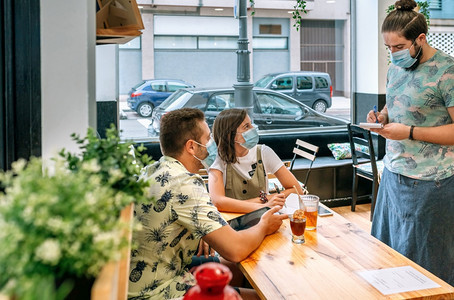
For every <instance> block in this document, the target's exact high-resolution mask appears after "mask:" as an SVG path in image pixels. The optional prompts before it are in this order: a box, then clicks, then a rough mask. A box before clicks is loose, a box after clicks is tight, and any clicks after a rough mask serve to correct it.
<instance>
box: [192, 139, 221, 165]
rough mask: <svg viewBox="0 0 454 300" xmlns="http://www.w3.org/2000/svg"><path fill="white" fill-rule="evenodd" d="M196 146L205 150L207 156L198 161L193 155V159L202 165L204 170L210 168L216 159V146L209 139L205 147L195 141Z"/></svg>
mask: <svg viewBox="0 0 454 300" xmlns="http://www.w3.org/2000/svg"><path fill="white" fill-rule="evenodd" d="M194 142H195V143H196V144H197V145H200V146H202V147H205V148H207V151H208V155H207V157H205V158H204V159H200V158H198V157H197V156H195V155H194V157H195V158H196V159H197V160H198V161H200V162H201V163H202V165H203V166H204V167H205V169H208V168H209V167H211V165H212V164H213V163H214V161H215V159H216V155H217V154H218V146H217V145H216V143H215V142H214V140H213V138H211V139H210V140H209V141H208V143H207V144H206V145H202V144H200V143H198V142H196V141H194Z"/></svg>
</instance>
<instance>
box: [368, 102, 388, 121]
mask: <svg viewBox="0 0 454 300" xmlns="http://www.w3.org/2000/svg"><path fill="white" fill-rule="evenodd" d="M386 119H387V117H386V115H384V114H382V113H380V112H379V111H378V110H377V106H376V105H374V107H373V109H372V110H371V111H369V113H368V114H367V122H369V123H382V124H385V123H386Z"/></svg>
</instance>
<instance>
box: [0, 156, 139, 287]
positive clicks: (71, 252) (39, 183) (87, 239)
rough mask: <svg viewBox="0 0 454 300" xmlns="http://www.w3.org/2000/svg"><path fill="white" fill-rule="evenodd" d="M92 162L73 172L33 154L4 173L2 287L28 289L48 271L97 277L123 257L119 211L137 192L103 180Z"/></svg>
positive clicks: (0, 200) (0, 225)
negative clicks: (50, 165)
mask: <svg viewBox="0 0 454 300" xmlns="http://www.w3.org/2000/svg"><path fill="white" fill-rule="evenodd" d="M92 167H93V165H92V164H91V163H89V164H83V165H82V167H81V169H80V170H79V171H77V172H71V171H69V170H68V169H67V168H66V166H65V165H64V164H63V162H57V163H56V165H55V166H54V168H53V169H52V170H49V169H47V168H45V167H44V166H43V164H42V161H41V159H39V158H32V159H31V160H30V162H29V163H27V162H26V161H25V160H19V161H17V162H15V163H13V168H12V170H11V171H8V172H6V173H1V174H0V181H1V182H2V183H3V185H4V186H5V193H4V194H0V245H2V250H1V251H0V270H2V275H1V276H0V290H2V289H3V290H5V289H6V292H7V293H8V292H11V293H14V294H22V293H24V294H27V293H33V291H37V290H39V289H40V282H41V281H40V278H42V277H49V278H54V279H57V278H61V277H63V276H67V275H72V276H82V277H95V276H96V275H97V274H98V273H99V271H100V270H101V268H102V267H103V266H104V265H105V264H106V263H107V262H108V261H111V260H114V259H118V258H119V255H120V249H121V248H122V247H123V246H124V245H125V244H126V241H125V240H123V239H121V238H120V237H121V230H122V229H123V224H121V223H120V222H119V214H118V211H119V210H120V208H121V207H123V206H124V204H125V203H128V202H131V201H132V197H130V196H128V195H126V194H124V193H117V192H116V191H115V190H114V189H112V188H111V187H110V186H108V185H103V184H102V178H101V176H99V175H97V174H94V173H93V172H92V170H91V168H92Z"/></svg>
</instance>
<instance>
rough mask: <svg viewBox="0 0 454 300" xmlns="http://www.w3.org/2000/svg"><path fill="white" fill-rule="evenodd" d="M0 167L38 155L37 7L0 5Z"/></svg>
mask: <svg viewBox="0 0 454 300" xmlns="http://www.w3.org/2000/svg"><path fill="white" fill-rule="evenodd" d="M0 5H1V6H0V26H1V28H0V93H1V96H0V168H1V169H3V170H6V169H9V168H10V167H11V163H12V162H13V161H15V160H17V159H19V158H26V159H28V158H29V157H30V156H41V65H40V60H41V58H40V7H39V1H34V0H2V1H1V4H0Z"/></svg>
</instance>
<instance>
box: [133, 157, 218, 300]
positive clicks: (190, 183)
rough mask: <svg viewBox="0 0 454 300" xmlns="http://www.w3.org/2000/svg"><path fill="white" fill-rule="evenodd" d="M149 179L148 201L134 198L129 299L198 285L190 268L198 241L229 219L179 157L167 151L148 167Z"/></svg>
mask: <svg viewBox="0 0 454 300" xmlns="http://www.w3.org/2000/svg"><path fill="white" fill-rule="evenodd" d="M143 177H144V178H146V179H147V180H150V181H151V186H150V188H149V191H148V193H149V194H148V198H149V199H150V200H149V201H148V202H146V203H136V204H135V209H134V218H135V219H136V221H138V222H139V223H140V224H141V225H142V229H141V230H139V231H136V232H134V234H133V240H132V241H133V243H136V244H138V249H137V250H133V251H132V252H131V264H130V274H129V291H128V298H129V299H171V298H178V297H181V296H183V295H184V293H185V292H186V290H187V289H188V288H189V287H191V286H193V285H195V280H194V278H193V276H192V274H191V273H189V270H188V269H187V268H186V266H187V265H189V264H190V263H191V259H192V256H193V255H194V254H195V252H196V250H197V246H198V244H199V240H200V238H201V237H203V236H204V235H206V234H208V233H210V232H212V231H215V230H217V229H219V228H221V227H222V226H224V225H226V224H227V222H226V221H225V220H224V219H223V218H222V217H221V215H220V214H219V211H218V210H217V209H216V207H215V206H214V205H213V204H212V203H211V200H210V197H209V195H208V192H207V190H206V186H205V183H204V182H203V179H202V178H201V177H200V176H199V175H197V174H192V173H190V172H188V171H187V170H186V168H185V167H184V166H183V165H182V164H181V163H180V162H179V161H178V160H176V159H173V158H171V157H168V156H163V157H161V159H160V160H159V161H158V162H156V163H154V164H153V165H150V166H148V167H147V168H146V171H145V172H144V174H143Z"/></svg>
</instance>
